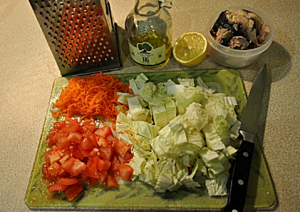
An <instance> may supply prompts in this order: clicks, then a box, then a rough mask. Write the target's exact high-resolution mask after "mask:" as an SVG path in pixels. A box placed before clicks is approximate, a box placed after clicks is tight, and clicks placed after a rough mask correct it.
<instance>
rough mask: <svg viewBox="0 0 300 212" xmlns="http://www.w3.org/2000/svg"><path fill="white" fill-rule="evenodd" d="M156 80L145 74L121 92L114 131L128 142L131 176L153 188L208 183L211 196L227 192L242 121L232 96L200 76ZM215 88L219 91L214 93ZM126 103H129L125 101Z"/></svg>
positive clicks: (173, 188) (165, 188)
mask: <svg viewBox="0 0 300 212" xmlns="http://www.w3.org/2000/svg"><path fill="white" fill-rule="evenodd" d="M178 82H179V84H176V83H175V82H174V81H172V80H171V79H170V80H168V81H166V82H162V83H158V84H157V85H155V84H154V83H152V82H148V78H147V77H146V76H145V75H143V74H142V75H138V76H137V77H136V79H132V80H130V81H129V83H130V88H132V90H133V92H134V94H135V95H132V94H124V95H123V94H121V93H120V95H119V102H120V103H121V104H123V105H128V108H129V109H128V110H127V111H126V110H124V109H123V108H122V106H118V107H117V108H118V109H119V110H120V111H122V113H119V115H118V116H117V123H116V131H115V132H114V134H116V135H117V136H118V137H117V138H120V139H122V140H124V141H125V142H126V143H128V144H131V145H132V152H133V153H134V157H133V158H132V159H131V161H130V163H129V165H131V166H132V167H133V168H134V173H133V177H132V180H134V179H138V180H141V181H143V182H146V183H148V184H149V185H151V186H153V187H154V188H155V190H156V191H157V192H166V191H167V190H168V191H175V190H177V189H178V188H180V187H181V186H185V187H188V188H189V187H193V188H196V187H200V184H199V182H200V183H201V185H202V183H203V184H205V185H206V188H207V190H208V193H209V195H210V196H220V195H226V192H227V191H226V182H227V178H228V175H229V169H230V165H231V164H230V162H229V159H234V155H235V153H236V151H237V149H235V148H234V147H233V146H236V145H235V144H237V142H238V139H236V141H233V140H235V138H236V137H237V136H238V132H239V127H240V122H239V121H238V120H237V115H236V113H235V106H236V104H237V101H236V99H235V98H234V97H231V96H230V97H228V96H226V94H224V93H221V92H222V91H221V87H220V85H219V84H214V83H213V82H212V83H207V84H206V83H204V82H203V80H202V78H201V77H198V79H197V80H196V83H197V85H196V87H195V80H194V79H181V78H178ZM216 91H218V93H216ZM124 108H127V107H124Z"/></svg>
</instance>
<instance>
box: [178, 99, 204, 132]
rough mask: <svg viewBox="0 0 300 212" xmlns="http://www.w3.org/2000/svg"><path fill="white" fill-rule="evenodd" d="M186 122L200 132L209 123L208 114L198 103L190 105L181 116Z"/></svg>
mask: <svg viewBox="0 0 300 212" xmlns="http://www.w3.org/2000/svg"><path fill="white" fill-rule="evenodd" d="M183 116H184V118H185V119H186V120H187V123H188V124H189V125H190V126H192V127H193V128H195V129H196V130H198V131H200V130H201V129H202V128H203V127H204V126H205V125H206V124H207V123H208V121H209V115H208V113H207V112H206V111H205V110H204V109H203V107H202V105H201V104H199V103H195V102H193V103H191V104H190V105H189V106H188V107H187V108H186V112H185V114H184V115H183Z"/></svg>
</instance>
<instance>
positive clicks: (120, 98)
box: [117, 92, 133, 105]
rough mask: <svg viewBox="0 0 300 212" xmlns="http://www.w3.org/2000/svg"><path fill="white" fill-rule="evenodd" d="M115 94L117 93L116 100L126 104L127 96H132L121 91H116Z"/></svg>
mask: <svg viewBox="0 0 300 212" xmlns="http://www.w3.org/2000/svg"><path fill="white" fill-rule="evenodd" d="M117 95H118V102H119V103H122V104H123V105H128V102H127V98H128V97H132V96H133V94H130V93H122V92H117Z"/></svg>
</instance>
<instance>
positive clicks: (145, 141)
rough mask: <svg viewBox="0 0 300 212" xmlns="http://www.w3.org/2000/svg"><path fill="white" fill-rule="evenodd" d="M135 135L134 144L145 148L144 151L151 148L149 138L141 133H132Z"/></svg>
mask: <svg viewBox="0 0 300 212" xmlns="http://www.w3.org/2000/svg"><path fill="white" fill-rule="evenodd" d="M134 137H135V141H136V145H137V146H139V147H140V148H141V149H143V150H146V151H150V150H151V146H150V140H151V139H149V138H146V137H144V136H142V135H137V134H135V135H134Z"/></svg>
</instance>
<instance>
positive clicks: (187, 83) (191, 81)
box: [178, 78, 195, 87]
mask: <svg viewBox="0 0 300 212" xmlns="http://www.w3.org/2000/svg"><path fill="white" fill-rule="evenodd" d="M178 82H179V84H180V85H184V86H186V87H189V86H192V87H194V86H195V81H194V79H181V78H178Z"/></svg>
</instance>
